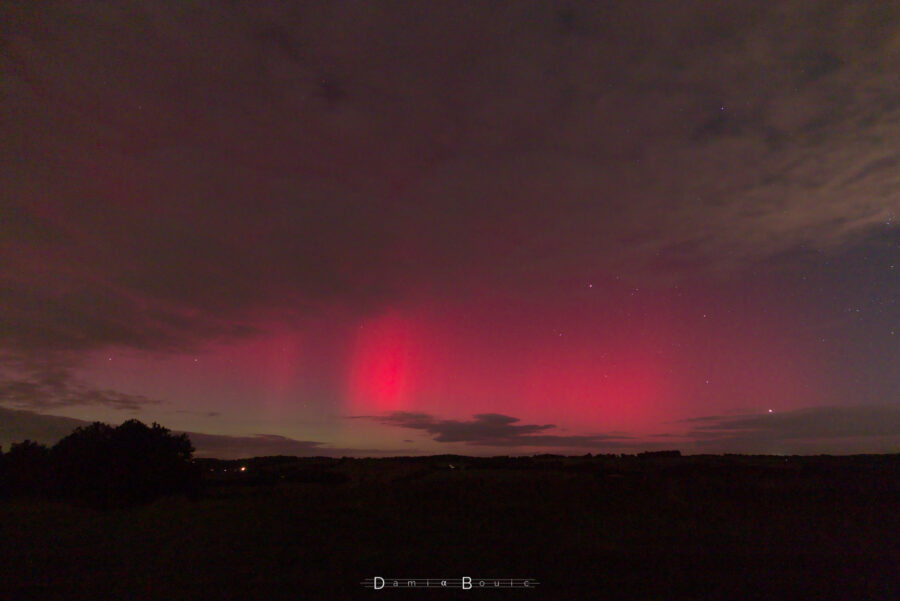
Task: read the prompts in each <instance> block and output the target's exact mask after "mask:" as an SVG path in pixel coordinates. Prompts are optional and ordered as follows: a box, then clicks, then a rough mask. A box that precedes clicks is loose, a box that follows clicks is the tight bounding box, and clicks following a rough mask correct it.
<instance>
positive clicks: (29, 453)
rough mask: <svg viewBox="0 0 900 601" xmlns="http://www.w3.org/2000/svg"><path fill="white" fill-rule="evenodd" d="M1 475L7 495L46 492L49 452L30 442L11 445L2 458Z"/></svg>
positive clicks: (43, 447) (43, 446)
mask: <svg viewBox="0 0 900 601" xmlns="http://www.w3.org/2000/svg"><path fill="white" fill-rule="evenodd" d="M2 474H3V481H4V487H3V488H4V489H5V492H6V493H8V494H13V495H19V494H34V493H42V492H46V491H47V489H48V486H49V482H50V479H49V475H50V450H49V449H48V448H47V447H46V446H45V445H42V444H40V443H37V442H34V441H32V440H25V441H22V442H18V443H13V444H12V445H11V446H10V448H9V452H8V453H6V454H5V455H4V456H3V468H2Z"/></svg>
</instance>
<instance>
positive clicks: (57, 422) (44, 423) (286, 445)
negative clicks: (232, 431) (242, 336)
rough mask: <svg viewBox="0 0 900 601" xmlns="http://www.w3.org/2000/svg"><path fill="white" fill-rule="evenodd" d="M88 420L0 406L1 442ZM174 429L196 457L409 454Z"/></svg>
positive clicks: (54, 434)
mask: <svg viewBox="0 0 900 601" xmlns="http://www.w3.org/2000/svg"><path fill="white" fill-rule="evenodd" d="M89 424H90V422H87V421H84V420H80V419H74V418H71V417H63V416H60V415H46V414H43V413H38V412H36V411H30V410H24V409H8V408H5V407H0V446H2V447H3V448H4V449H5V450H8V449H9V446H10V445H11V444H13V443H17V442H22V441H23V440H26V439H28V440H33V441H36V442H40V443H42V444H46V445H50V446H52V445H54V444H56V443H57V442H59V440H61V439H62V438H64V437H66V436H68V435H69V434H71V433H72V431H73V430H74V429H75V428H78V427H81V426H87V425H89ZM175 433H176V434H187V435H188V438H190V439H191V443H193V445H194V447H195V448H196V452H195V456H196V457H216V458H220V459H239V458H243V457H263V456H268V455H290V456H298V457H304V456H323V457H344V456H348V457H356V456H362V455H365V456H374V455H408V454H409V453H410V450H409V449H404V450H399V449H349V448H341V447H329V446H327V445H325V444H324V443H321V442H315V441H310V440H295V439H293V438H288V437H286V436H279V435H276V434H256V435H252V436H229V435H225V434H205V433H200V432H190V431H175Z"/></svg>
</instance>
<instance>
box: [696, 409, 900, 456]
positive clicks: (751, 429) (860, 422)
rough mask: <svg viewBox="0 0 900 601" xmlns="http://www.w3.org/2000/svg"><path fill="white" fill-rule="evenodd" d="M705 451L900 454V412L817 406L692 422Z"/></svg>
mask: <svg viewBox="0 0 900 601" xmlns="http://www.w3.org/2000/svg"><path fill="white" fill-rule="evenodd" d="M684 423H686V424H689V426H690V430H689V432H688V433H687V434H686V436H687V437H688V438H692V439H694V440H695V444H696V445H697V446H698V447H701V448H713V449H723V450H727V451H729V452H748V453H750V452H762V453H787V452H796V453H822V452H831V453H835V452H837V453H864V452H898V450H900V408H898V407H893V406H889V405H857V406H845V407H836V406H833V407H813V408H807V409H798V410H796V411H788V412H773V413H764V414H761V415H727V416H706V417H697V418H692V419H689V420H686V422H684Z"/></svg>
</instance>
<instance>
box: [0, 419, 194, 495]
mask: <svg viewBox="0 0 900 601" xmlns="http://www.w3.org/2000/svg"><path fill="white" fill-rule="evenodd" d="M193 453H194V447H193V445H192V444H191V441H190V440H189V439H188V437H187V435H185V434H180V435H174V434H172V433H171V432H170V431H169V430H168V429H167V428H164V427H162V426H160V425H159V424H156V423H154V424H153V425H152V426H147V425H145V424H143V423H141V422H140V421H137V420H129V421H126V422H125V423H123V424H122V425H120V426H118V427H113V426H110V425H108V424H104V423H100V422H95V423H93V424H91V425H89V426H85V427H81V428H77V429H76V430H75V431H74V432H72V433H71V434H70V435H68V436H66V437H65V438H63V439H62V440H60V441H59V442H58V443H56V444H55V445H54V446H53V447H47V446H46V445H43V444H39V443H36V442H33V441H30V440H25V441H24V442H20V443H16V444H13V445H12V446H11V447H10V449H9V451H8V452H6V453H3V452H2V449H0V496H3V497H7V498H8V497H20V496H42V497H50V498H58V499H65V500H70V501H75V502H79V503H84V504H87V505H91V506H94V507H100V508H111V507H119V506H126V505H133V504H137V503H143V502H147V501H151V500H153V499H155V498H157V497H160V496H162V495H166V494H172V493H188V494H194V493H195V492H196V491H197V489H198V487H199V480H200V478H199V471H198V469H197V467H196V466H195V465H194V464H193V462H192V455H193Z"/></svg>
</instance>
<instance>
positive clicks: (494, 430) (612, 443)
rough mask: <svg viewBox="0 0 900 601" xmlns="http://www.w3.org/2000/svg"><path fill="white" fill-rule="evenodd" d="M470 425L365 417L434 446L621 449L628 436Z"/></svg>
mask: <svg viewBox="0 0 900 601" xmlns="http://www.w3.org/2000/svg"><path fill="white" fill-rule="evenodd" d="M473 417H474V418H475V419H473V420H470V421H458V420H451V419H445V420H440V419H436V418H434V417H433V416H431V415H429V414H427V413H413V412H405V411H397V412H393V413H389V414H387V415H384V416H376V417H365V418H364V419H374V420H375V421H377V422H379V423H381V424H385V425H389V426H398V427H401V428H411V429H413V430H424V431H425V432H428V433H429V434H432V435H434V440H436V441H437V442H450V443H452V442H461V443H465V444H467V445H478V446H489V447H620V446H626V445H628V444H629V443H628V440H629V438H628V437H627V436H609V435H588V436H576V435H571V436H560V435H555V434H542V432H546V431H548V430H552V429H553V428H555V427H556V426H554V425H552V424H548V425H541V426H539V425H519V424H517V422H518V421H519V419H518V418H515V417H510V416H508V415H501V414H498V413H481V414H478V415H475V416H473Z"/></svg>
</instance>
